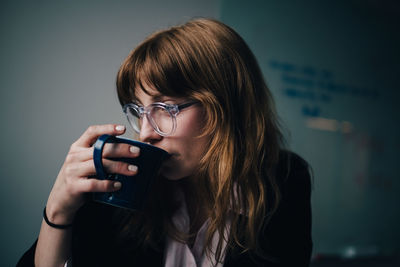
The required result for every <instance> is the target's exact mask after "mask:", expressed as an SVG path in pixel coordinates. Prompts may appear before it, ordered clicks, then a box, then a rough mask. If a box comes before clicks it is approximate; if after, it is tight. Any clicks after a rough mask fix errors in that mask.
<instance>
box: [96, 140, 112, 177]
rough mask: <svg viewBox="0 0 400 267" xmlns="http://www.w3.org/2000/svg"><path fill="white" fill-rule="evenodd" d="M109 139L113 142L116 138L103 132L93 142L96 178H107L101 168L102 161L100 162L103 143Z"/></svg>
mask: <svg viewBox="0 0 400 267" xmlns="http://www.w3.org/2000/svg"><path fill="white" fill-rule="evenodd" d="M109 139H111V140H112V141H111V142H115V140H116V138H115V136H113V135H110V134H103V135H102V136H100V137H99V138H98V139H97V141H96V143H94V145H93V147H94V150H93V161H94V167H95V168H96V173H97V179H99V180H105V179H106V178H107V174H106V172H105V171H104V168H103V162H102V154H103V149H104V145H105V144H106V143H108V142H107V141H108V140H109Z"/></svg>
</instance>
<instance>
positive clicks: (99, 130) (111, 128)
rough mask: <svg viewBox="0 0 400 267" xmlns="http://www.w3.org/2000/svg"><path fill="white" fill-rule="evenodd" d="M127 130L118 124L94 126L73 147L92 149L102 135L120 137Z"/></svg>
mask: <svg viewBox="0 0 400 267" xmlns="http://www.w3.org/2000/svg"><path fill="white" fill-rule="evenodd" d="M125 130H126V128H125V126H124V125H118V124H104V125H92V126H90V127H89V128H87V130H86V131H85V132H84V133H83V134H82V135H81V137H79V139H78V140H77V141H76V142H75V143H74V144H73V145H74V146H78V147H90V146H92V145H93V144H94V142H96V140H97V138H99V136H100V135H103V134H111V135H120V134H123V133H124V132H125Z"/></svg>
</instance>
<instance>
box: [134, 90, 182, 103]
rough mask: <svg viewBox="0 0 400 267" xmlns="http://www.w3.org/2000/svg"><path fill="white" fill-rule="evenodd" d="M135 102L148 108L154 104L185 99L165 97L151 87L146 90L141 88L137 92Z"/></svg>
mask: <svg viewBox="0 0 400 267" xmlns="http://www.w3.org/2000/svg"><path fill="white" fill-rule="evenodd" d="M135 100H136V101H137V102H139V103H140V104H142V105H143V106H147V105H149V104H151V103H154V102H164V101H168V100H175V101H179V100H183V98H182V97H172V96H167V95H164V94H162V93H160V92H159V91H157V90H155V89H154V88H151V87H145V88H144V90H143V89H142V88H140V87H139V88H136V90H135Z"/></svg>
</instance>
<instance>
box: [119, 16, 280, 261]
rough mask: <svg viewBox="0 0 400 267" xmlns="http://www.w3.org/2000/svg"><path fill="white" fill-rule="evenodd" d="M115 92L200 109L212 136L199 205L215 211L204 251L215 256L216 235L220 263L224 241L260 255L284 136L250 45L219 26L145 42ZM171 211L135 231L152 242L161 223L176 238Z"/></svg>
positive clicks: (171, 32) (207, 23)
mask: <svg viewBox="0 0 400 267" xmlns="http://www.w3.org/2000/svg"><path fill="white" fill-rule="evenodd" d="M116 84H117V92H118V97H119V101H120V103H121V104H125V103H128V102H132V101H133V100H135V91H136V90H137V89H138V88H141V89H142V90H145V87H146V86H150V87H151V88H154V89H156V90H157V91H159V92H160V93H161V94H162V95H167V96H171V97H174V96H175V97H185V98H188V99H194V100H197V101H199V102H200V103H201V105H202V106H203V108H204V110H205V113H206V118H207V120H206V125H205V127H204V133H203V134H208V135H210V136H212V138H211V140H210V143H209V147H208V148H207V151H206V153H205V154H204V155H203V157H202V159H201V161H200V162H199V171H198V172H197V175H196V179H195V181H196V183H197V185H198V188H199V190H198V194H199V199H201V200H202V201H203V202H206V203H205V205H206V206H207V207H209V208H210V214H208V216H209V224H208V230H207V235H206V242H205V249H206V251H207V252H210V248H211V243H212V238H213V235H214V233H215V232H216V231H218V233H219V235H220V237H221V238H220V240H219V242H218V246H217V249H216V253H215V255H214V256H215V258H216V259H217V260H219V259H220V258H221V256H222V255H223V253H224V251H222V247H223V246H222V244H223V238H226V239H227V244H228V247H232V246H234V245H236V246H239V247H240V248H241V249H242V251H247V250H251V251H258V249H259V244H258V240H257V236H258V234H259V233H260V232H261V231H262V230H263V226H265V224H266V223H267V222H268V219H269V218H270V216H271V215H272V213H273V212H274V211H275V210H276V208H277V205H278V202H279V198H280V194H279V189H278V186H277V181H276V177H275V173H274V170H275V166H276V164H277V162H278V158H279V151H280V149H281V147H282V145H283V136H282V134H281V131H280V126H279V120H278V118H277V115H276V111H275V106H274V101H273V99H272V96H271V93H270V91H269V89H268V87H267V85H266V83H265V81H264V79H263V75H262V73H261V70H260V68H259V65H258V63H257V61H256V59H255V57H254V55H253V53H252V52H251V50H250V49H249V47H248V46H247V44H246V43H245V41H244V40H243V39H242V38H241V37H240V36H239V35H238V34H237V33H236V32H235V31H234V30H233V29H232V28H230V27H228V26H227V25H225V24H223V23H221V22H219V21H216V20H212V19H196V20H191V21H189V22H187V23H185V24H183V25H180V26H175V27H171V28H169V29H166V30H163V31H159V32H156V33H154V34H152V35H151V36H149V37H148V38H147V39H145V40H144V41H143V42H142V43H141V44H140V45H139V46H137V47H136V48H135V49H134V50H133V51H132V52H131V53H130V55H129V56H128V57H127V58H126V59H125V61H124V62H123V64H122V66H121V68H120V70H119V72H118V76H117V81H116ZM145 85H146V86H145ZM163 183H168V182H165V181H164V182H163ZM160 198H162V196H161V197H160ZM160 201H163V200H162V199H160ZM160 205H161V204H160ZM168 210H169V211H172V210H173V209H172V208H171V209H167V211H165V212H159V213H157V215H154V216H158V219H154V218H153V219H152V220H148V222H147V223H146V225H145V226H144V225H141V226H137V228H136V229H137V230H138V232H140V233H141V236H143V237H145V238H144V240H145V241H146V242H149V243H150V242H152V241H155V240H154V239H155V238H156V237H155V236H154V235H152V231H154V229H155V228H154V227H155V224H156V223H159V222H162V223H159V224H160V225H158V227H162V229H163V230H159V234H160V233H161V234H162V233H164V234H165V233H167V234H169V235H171V236H174V237H179V234H177V233H176V231H175V232H174V230H173V229H174V228H173V227H166V226H165V225H171V223H170V220H169V218H168V216H170V215H171V214H170V213H169V212H168ZM163 216H164V217H163ZM161 217H162V218H161ZM243 217H244V218H246V219H244V220H243V219H241V218H243ZM228 218H229V220H230V221H231V228H230V232H229V234H228V236H226V234H224V232H225V230H226V222H227V220H228ZM141 222H142V223H144V222H143V221H141ZM136 225H138V224H136ZM158 229H160V228H158Z"/></svg>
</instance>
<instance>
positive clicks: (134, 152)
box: [46, 124, 140, 224]
mask: <svg viewBox="0 0 400 267" xmlns="http://www.w3.org/2000/svg"><path fill="white" fill-rule="evenodd" d="M124 132H125V127H124V126H122V125H115V124H108V125H96V126H90V127H89V128H88V129H87V130H86V131H85V132H84V133H83V134H82V136H81V137H80V138H79V139H78V140H77V141H76V142H74V143H73V144H72V145H71V147H70V150H69V152H68V155H67V156H66V159H65V162H64V164H63V166H62V168H61V170H60V172H59V174H58V176H57V179H56V182H55V184H54V186H53V189H52V191H51V193H50V196H49V198H48V201H47V208H46V211H47V216H48V218H49V220H50V221H51V222H53V223H56V224H69V223H71V222H72V221H73V218H74V215H75V213H76V211H77V210H78V209H79V208H80V207H81V206H82V205H83V204H84V203H85V201H86V195H87V194H86V193H88V192H113V191H117V190H119V189H120V188H121V185H122V184H121V183H120V182H119V181H113V180H98V179H90V178H91V177H93V176H95V175H96V169H95V166H94V161H93V151H94V147H93V144H94V143H95V141H96V140H97V139H98V137H99V136H101V135H103V134H109V135H113V136H115V135H121V134H123V133H124ZM139 154H140V149H139V148H138V147H135V146H132V145H131V144H125V143H110V144H106V145H105V146H104V151H103V159H102V164H103V166H104V169H105V170H107V172H110V173H116V174H121V175H126V176H134V175H135V174H136V173H137V172H138V169H137V167H136V166H133V165H132V164H129V163H127V162H123V161H117V160H115V159H118V158H136V157H138V156H139Z"/></svg>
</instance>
